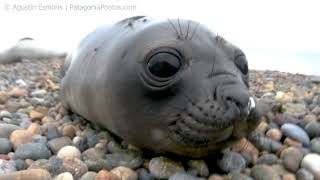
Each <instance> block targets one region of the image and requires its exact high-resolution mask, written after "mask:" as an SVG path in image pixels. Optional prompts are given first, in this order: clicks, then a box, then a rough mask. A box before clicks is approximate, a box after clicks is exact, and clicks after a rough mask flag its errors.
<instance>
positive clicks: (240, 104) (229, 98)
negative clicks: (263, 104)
mask: <svg viewBox="0 0 320 180" xmlns="http://www.w3.org/2000/svg"><path fill="white" fill-rule="evenodd" d="M226 101H229V102H233V103H234V104H235V105H236V106H237V107H238V108H240V109H243V108H245V106H244V105H243V104H242V103H241V102H240V101H238V100H236V99H235V98H233V97H230V96H229V97H226Z"/></svg>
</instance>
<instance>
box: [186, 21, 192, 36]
mask: <svg viewBox="0 0 320 180" xmlns="http://www.w3.org/2000/svg"><path fill="white" fill-rule="evenodd" d="M190 22H191V21H188V28H187V34H186V36H185V39H188V35H189V27H190Z"/></svg>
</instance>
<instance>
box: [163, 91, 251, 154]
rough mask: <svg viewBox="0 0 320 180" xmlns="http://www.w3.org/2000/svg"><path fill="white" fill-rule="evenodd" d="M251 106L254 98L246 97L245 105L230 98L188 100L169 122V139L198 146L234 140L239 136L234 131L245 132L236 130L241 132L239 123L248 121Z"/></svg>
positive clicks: (205, 146)
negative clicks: (226, 99)
mask: <svg viewBox="0 0 320 180" xmlns="http://www.w3.org/2000/svg"><path fill="white" fill-rule="evenodd" d="M254 108H255V100H254V98H253V97H250V98H249V99H248V104H247V107H241V106H239V104H238V103H237V102H235V101H233V100H228V101H225V102H224V103H219V102H218V101H209V100H206V101H204V102H199V103H189V104H188V105H187V108H186V110H184V111H183V112H182V113H180V114H177V118H176V120H174V121H172V122H171V123H170V124H169V129H170V131H171V132H172V133H171V139H172V140H174V141H175V142H178V143H180V144H182V145H188V146H193V147H197V148H201V147H204V148H207V147H208V146H210V144H217V143H222V142H225V141H229V140H236V139H238V138H241V137H234V136H233V134H244V133H242V132H240V133H239V132H237V131H242V129H241V128H238V126H239V124H240V123H242V122H244V121H246V120H247V117H248V116H249V114H250V112H251V111H252V110H253V109H254Z"/></svg>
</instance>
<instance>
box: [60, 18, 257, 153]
mask: <svg viewBox="0 0 320 180" xmlns="http://www.w3.org/2000/svg"><path fill="white" fill-rule="evenodd" d="M63 74H64V78H63V80H62V85H61V100H62V104H63V105H64V106H65V107H66V108H68V109H70V110H71V111H73V112H76V113H78V114H80V115H81V116H83V117H85V118H86V119H88V120H90V121H92V122H94V123H97V124H99V125H101V126H102V127H104V128H106V129H108V130H110V131H111V132H113V133H115V134H116V135H118V136H120V137H121V138H123V139H125V140H126V141H127V142H129V143H132V144H134V145H137V146H139V147H143V148H148V149H151V150H154V151H158V152H170V153H176V154H179V155H186V156H191V157H201V156H205V155H208V154H210V153H213V152H215V151H217V150H220V149H221V148H224V147H226V146H228V145H230V143H232V142H234V141H236V140H238V139H240V138H242V137H244V136H245V135H247V133H249V132H250V131H251V130H252V129H253V128H254V127H255V126H256V125H257V122H258V119H259V113H258V112H259V104H258V103H257V102H256V100H255V99H254V97H253V96H252V95H251V94H250V92H249V90H248V65H247V60H246V58H245V55H244V54H243V52H242V51H241V50H240V49H239V48H237V47H236V46H234V45H232V44H230V43H228V42H227V41H226V40H224V39H223V38H222V37H220V36H217V35H216V34H215V33H212V32H211V31H210V30H209V29H207V28H206V27H205V26H203V25H201V24H199V23H197V22H194V21H189V20H181V19H171V20H168V19H160V20H159V19H151V18H148V17H132V18H129V19H125V20H123V21H120V22H118V23H116V24H114V25H112V26H103V27H101V28H98V29H97V30H96V31H94V32H92V33H91V34H89V35H88V36H87V37H86V38H84V39H83V40H82V42H81V43H80V45H79V47H78V48H77V49H76V50H75V51H74V52H73V53H72V54H70V55H69V56H68V57H67V59H66V63H65V67H64V70H63Z"/></svg>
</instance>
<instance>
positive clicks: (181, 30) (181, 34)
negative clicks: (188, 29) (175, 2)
mask: <svg viewBox="0 0 320 180" xmlns="http://www.w3.org/2000/svg"><path fill="white" fill-rule="evenodd" d="M178 24H179V30H180V35H179V36H181V37H182V36H183V34H182V30H181V24H180V19H178Z"/></svg>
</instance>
